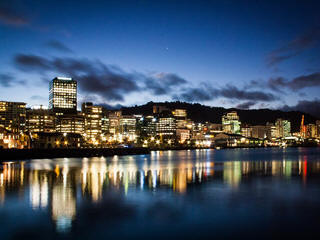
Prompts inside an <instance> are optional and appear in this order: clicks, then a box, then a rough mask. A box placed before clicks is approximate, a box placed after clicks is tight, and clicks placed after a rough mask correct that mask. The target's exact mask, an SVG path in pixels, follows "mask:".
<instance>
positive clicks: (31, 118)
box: [26, 106, 55, 133]
mask: <svg viewBox="0 0 320 240" xmlns="http://www.w3.org/2000/svg"><path fill="white" fill-rule="evenodd" d="M54 121H55V116H54V113H53V112H51V111H49V110H48V109H44V108H43V107H42V106H40V107H39V108H34V109H28V110H27V121H26V129H27V131H28V132H30V133H37V132H55V127H54Z"/></svg>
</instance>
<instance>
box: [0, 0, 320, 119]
mask: <svg viewBox="0 0 320 240" xmlns="http://www.w3.org/2000/svg"><path fill="white" fill-rule="evenodd" d="M245 3H246V4H244V3H239V2H236V1H227V2H224V3H217V2H210V1H201V2H200V3H196V2H195V1H190V2H188V3H184V4H181V3H179V2H176V1H170V2H169V1H162V2H161V3H160V2H148V1H128V2H122V3H121V4H120V3H117V2H113V1H108V3H102V2H99V1H97V2H96V4H90V5H89V4H87V3H85V2H84V1H80V2H79V3H78V2H77V13H75V12H74V9H73V6H74V4H75V2H72V1H70V2H69V3H68V4H65V3H64V4H63V5H62V2H59V1H58V3H57V4H56V2H51V1H44V2H42V3H40V4H38V3H37V4H35V3H34V2H32V1H30V2H29V1H2V2H1V4H0V29H1V30H2V31H1V32H0V36H1V39H2V40H1V43H2V44H1V45H0V51H1V52H2V53H3V56H5V58H2V59H1V60H0V95H1V100H6V101H22V102H26V103H28V104H29V106H32V105H39V104H43V105H48V96H47V91H48V84H49V81H51V80H52V79H53V78H54V77H55V76H64V77H72V78H74V79H75V80H76V81H78V82H79V103H78V106H80V105H81V104H80V103H82V102H86V101H91V102H95V104H108V105H118V104H120V105H124V106H132V105H135V104H138V105H139V104H143V103H145V102H149V101H155V102H159V101H175V100H180V101H186V102H199V103H201V104H204V105H209V106H223V107H227V108H229V107H238V108H271V109H284V110H291V109H292V110H300V111H304V112H307V113H311V114H313V115H316V114H318V110H317V107H316V106H318V104H319V98H318V91H319V86H320V78H319V75H320V74H319V72H318V67H317V64H318V62H319V55H318V53H317V52H318V51H317V50H318V49H319V31H320V29H319V27H318V22H319V18H318V16H317V10H318V9H319V4H318V3H317V2H316V1H307V2H306V3H301V2H299V1H290V2H289V1H281V3H276V2H272V1H271V2H267V3H266V2H253V1H246V2H245ZM62 6H63V11H61V9H62ZM283 9H286V11H285V13H284V12H283V11H284V10H283ZM191 10H192V11H191ZM117 13H121V14H117ZM182 23H183V24H182ZM93 26H96V27H93Z"/></svg>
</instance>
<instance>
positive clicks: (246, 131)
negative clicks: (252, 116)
mask: <svg viewBox="0 0 320 240" xmlns="http://www.w3.org/2000/svg"><path fill="white" fill-rule="evenodd" d="M241 135H242V136H244V137H247V138H249V137H252V127H251V126H249V125H243V126H241Z"/></svg>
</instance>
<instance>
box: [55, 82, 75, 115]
mask: <svg viewBox="0 0 320 240" xmlns="http://www.w3.org/2000/svg"><path fill="white" fill-rule="evenodd" d="M49 109H51V110H53V111H54V112H56V113H65V112H68V113H70V112H73V113H76V112H77V82H76V81H75V80H73V79H72V78H63V77H56V78H54V79H53V80H52V81H51V82H50V84H49Z"/></svg>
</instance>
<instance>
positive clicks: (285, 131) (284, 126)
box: [275, 118, 291, 138]
mask: <svg viewBox="0 0 320 240" xmlns="http://www.w3.org/2000/svg"><path fill="white" fill-rule="evenodd" d="M275 126H276V129H277V138H284V137H289V136H291V123H290V122H289V121H288V120H283V119H281V118H279V119H277V121H276V124H275Z"/></svg>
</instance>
